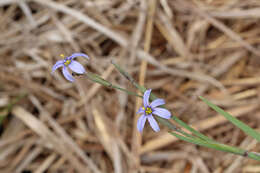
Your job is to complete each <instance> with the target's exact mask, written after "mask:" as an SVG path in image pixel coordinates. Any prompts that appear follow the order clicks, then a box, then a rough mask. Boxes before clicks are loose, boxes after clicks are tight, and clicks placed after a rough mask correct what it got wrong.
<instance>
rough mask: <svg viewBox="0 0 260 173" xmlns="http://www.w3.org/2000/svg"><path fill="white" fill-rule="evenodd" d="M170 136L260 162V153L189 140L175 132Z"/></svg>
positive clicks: (198, 140)
mask: <svg viewBox="0 0 260 173" xmlns="http://www.w3.org/2000/svg"><path fill="white" fill-rule="evenodd" d="M170 134H172V135H173V136H175V137H177V138H179V139H181V140H183V141H186V142H190V143H193V144H196V145H200V146H204V147H208V148H212V149H215V150H219V151H224V152H229V153H233V154H236V155H240V156H244V157H249V158H251V159H254V160H258V161H260V154H259V153H255V152H249V151H246V150H244V149H240V148H237V147H232V146H228V145H224V144H220V143H210V142H206V141H203V140H200V139H192V138H187V137H184V136H182V135H179V134H177V133H175V132H170Z"/></svg>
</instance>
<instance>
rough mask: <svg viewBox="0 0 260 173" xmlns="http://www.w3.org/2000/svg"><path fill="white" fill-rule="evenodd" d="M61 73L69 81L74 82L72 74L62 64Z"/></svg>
mask: <svg viewBox="0 0 260 173" xmlns="http://www.w3.org/2000/svg"><path fill="white" fill-rule="evenodd" d="M62 73H63V75H64V77H65V78H66V79H67V80H69V81H71V82H74V78H73V77H72V75H71V74H70V73H69V71H68V69H67V67H66V66H63V69H62Z"/></svg>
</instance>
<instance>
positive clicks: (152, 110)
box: [137, 89, 171, 132]
mask: <svg viewBox="0 0 260 173" xmlns="http://www.w3.org/2000/svg"><path fill="white" fill-rule="evenodd" d="M151 91H152V90H151V89H149V90H146V91H145V92H144V96H143V102H144V106H142V107H141V108H140V109H139V110H138V112H137V113H138V114H140V113H141V114H143V115H142V116H141V117H140V118H139V119H138V121H137V129H138V131H139V132H142V131H143V128H144V124H145V122H146V119H148V121H149V123H150V126H151V127H152V128H153V130H154V131H156V132H158V131H160V128H159V126H158V124H157V122H156V121H155V119H154V117H153V115H152V114H155V115H157V116H159V117H162V118H165V119H170V118H171V112H170V111H168V110H167V109H164V108H160V107H158V106H161V105H164V104H165V102H164V100H163V99H156V100H154V101H152V103H151V104H149V97H150V94H151Z"/></svg>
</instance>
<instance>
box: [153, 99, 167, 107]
mask: <svg viewBox="0 0 260 173" xmlns="http://www.w3.org/2000/svg"><path fill="white" fill-rule="evenodd" d="M164 104H165V101H164V100H163V99H156V100H154V101H152V103H151V104H150V106H151V107H152V108H155V107H157V106H161V105H164Z"/></svg>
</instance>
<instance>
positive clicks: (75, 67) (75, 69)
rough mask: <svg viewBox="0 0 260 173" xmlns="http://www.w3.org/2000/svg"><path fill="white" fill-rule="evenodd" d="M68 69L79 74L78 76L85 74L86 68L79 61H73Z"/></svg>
mask: <svg viewBox="0 0 260 173" xmlns="http://www.w3.org/2000/svg"><path fill="white" fill-rule="evenodd" d="M68 67H69V68H70V69H71V70H72V71H73V72H75V73H78V74H83V73H85V69H84V67H83V66H82V65H81V64H80V63H78V62H77V61H74V60H72V61H71V63H70V64H69V66H68Z"/></svg>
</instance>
